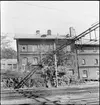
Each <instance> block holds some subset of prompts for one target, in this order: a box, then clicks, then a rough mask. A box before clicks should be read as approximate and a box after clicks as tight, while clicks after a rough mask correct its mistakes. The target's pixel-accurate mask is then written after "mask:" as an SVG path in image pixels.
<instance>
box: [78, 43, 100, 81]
mask: <svg viewBox="0 0 100 105" xmlns="http://www.w3.org/2000/svg"><path fill="white" fill-rule="evenodd" d="M77 52H78V53H77V55H78V64H79V65H78V66H79V74H80V78H88V79H99V73H98V72H99V46H98V45H83V46H82V45H80V46H78V47H77Z"/></svg>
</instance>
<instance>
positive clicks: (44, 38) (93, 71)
mask: <svg viewBox="0 0 100 105" xmlns="http://www.w3.org/2000/svg"><path fill="white" fill-rule="evenodd" d="M73 37H74V36H66V35H58V36H57V35H52V34H51V30H48V31H47V34H40V31H39V30H37V31H36V34H35V35H25V34H24V35H22V34H17V35H15V39H16V42H17V55H18V56H17V57H18V64H19V68H21V69H22V70H25V67H26V66H25V65H26V64H27V63H28V62H30V63H32V64H34V65H36V64H37V63H38V62H40V61H41V59H42V57H43V55H45V54H48V53H46V52H47V51H53V50H55V49H56V48H58V47H59V46H60V45H62V44H63V43H65V42H73ZM62 51H64V54H63V56H61V58H64V59H63V60H64V62H65V66H66V67H67V68H68V70H69V71H71V72H72V73H74V74H75V75H76V76H77V77H79V78H88V79H98V71H99V59H98V57H99V44H97V45H93V44H88V45H87V44H83V45H82V44H81V45H80V44H75V43H73V44H71V45H68V46H66V47H64V48H63V49H62ZM68 58H69V59H68Z"/></svg>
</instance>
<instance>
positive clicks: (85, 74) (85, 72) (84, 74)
mask: <svg viewBox="0 0 100 105" xmlns="http://www.w3.org/2000/svg"><path fill="white" fill-rule="evenodd" d="M82 77H83V78H86V77H88V73H87V70H83V76H82Z"/></svg>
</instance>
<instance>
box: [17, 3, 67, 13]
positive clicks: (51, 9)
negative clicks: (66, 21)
mask: <svg viewBox="0 0 100 105" xmlns="http://www.w3.org/2000/svg"><path fill="white" fill-rule="evenodd" d="M18 3H22V4H26V5H29V6H35V7H39V8H46V9H51V10H56V11H59V12H60V11H61V12H62V11H63V12H67V11H66V10H61V9H57V8H51V7H46V6H41V5H36V4H35V5H34V4H30V3H23V2H18Z"/></svg>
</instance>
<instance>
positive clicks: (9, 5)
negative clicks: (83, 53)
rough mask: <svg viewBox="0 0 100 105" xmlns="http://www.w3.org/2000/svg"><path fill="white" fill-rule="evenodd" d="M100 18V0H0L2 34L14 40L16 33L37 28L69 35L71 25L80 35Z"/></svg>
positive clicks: (26, 32)
mask: <svg viewBox="0 0 100 105" xmlns="http://www.w3.org/2000/svg"><path fill="white" fill-rule="evenodd" d="M97 21H99V1H1V33H7V35H8V36H9V37H10V38H11V40H12V41H13V44H12V47H13V48H14V49H16V42H15V40H13V38H14V35H15V34H16V33H22V34H35V32H36V30H40V33H46V32H47V30H48V29H51V31H52V34H57V33H58V34H60V35H66V34H67V33H69V27H73V28H74V29H75V31H76V34H77V35H78V34H80V33H82V32H83V31H85V30H86V29H88V28H89V27H91V25H92V24H93V23H95V22H97Z"/></svg>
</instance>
